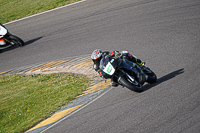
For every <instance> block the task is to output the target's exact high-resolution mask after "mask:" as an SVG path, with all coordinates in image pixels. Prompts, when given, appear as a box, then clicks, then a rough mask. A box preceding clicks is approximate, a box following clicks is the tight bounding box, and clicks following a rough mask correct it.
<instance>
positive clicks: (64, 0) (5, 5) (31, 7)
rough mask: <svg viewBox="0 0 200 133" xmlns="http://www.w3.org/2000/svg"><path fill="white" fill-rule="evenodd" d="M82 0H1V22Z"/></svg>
mask: <svg viewBox="0 0 200 133" xmlns="http://www.w3.org/2000/svg"><path fill="white" fill-rule="evenodd" d="M77 1H80V0H0V7H1V8H0V13H1V15H0V23H2V24H3V23H6V22H9V21H13V20H16V19H20V18H23V17H27V16H30V15H33V14H37V13H40V12H43V11H47V10H50V9H53V8H56V7H60V6H63V5H67V4H70V3H73V2H77Z"/></svg>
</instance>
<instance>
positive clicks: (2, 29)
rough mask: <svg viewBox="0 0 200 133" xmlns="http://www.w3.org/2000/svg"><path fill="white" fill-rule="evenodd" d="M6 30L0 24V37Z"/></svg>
mask: <svg viewBox="0 0 200 133" xmlns="http://www.w3.org/2000/svg"><path fill="white" fill-rule="evenodd" d="M7 32H8V30H7V29H6V28H5V27H3V26H2V25H0V38H2V37H3V36H4V35H6V34H7Z"/></svg>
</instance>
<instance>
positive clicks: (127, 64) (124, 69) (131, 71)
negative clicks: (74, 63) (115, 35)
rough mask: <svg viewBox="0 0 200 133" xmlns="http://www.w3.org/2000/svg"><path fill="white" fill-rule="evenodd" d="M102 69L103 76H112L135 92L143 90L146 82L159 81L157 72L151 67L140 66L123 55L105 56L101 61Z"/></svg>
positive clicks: (106, 77)
mask: <svg viewBox="0 0 200 133" xmlns="http://www.w3.org/2000/svg"><path fill="white" fill-rule="evenodd" d="M100 70H102V71H101V74H100V76H101V77H103V78H105V79H108V78H110V79H112V80H113V81H115V82H118V84H119V85H122V86H123V87H126V88H128V89H130V90H133V91H135V92H142V91H143V88H142V85H143V84H144V83H145V82H148V83H150V84H152V83H155V82H156V81H157V76H156V74H155V73H154V72H153V71H152V70H150V68H148V67H145V66H142V67H140V66H139V65H137V64H136V63H133V62H131V61H128V60H127V59H125V58H121V57H118V58H113V57H111V56H110V55H107V56H105V57H103V58H102V59H101V61H100Z"/></svg>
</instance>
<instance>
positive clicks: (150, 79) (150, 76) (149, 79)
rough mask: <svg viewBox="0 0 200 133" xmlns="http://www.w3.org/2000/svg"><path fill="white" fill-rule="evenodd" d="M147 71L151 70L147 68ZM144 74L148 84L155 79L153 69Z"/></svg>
mask: <svg viewBox="0 0 200 133" xmlns="http://www.w3.org/2000/svg"><path fill="white" fill-rule="evenodd" d="M149 71H151V70H149ZM145 74H146V75H147V76H148V78H147V82H148V83H149V84H153V83H155V82H156V81H157V76H156V74H155V73H154V72H153V71H151V73H145Z"/></svg>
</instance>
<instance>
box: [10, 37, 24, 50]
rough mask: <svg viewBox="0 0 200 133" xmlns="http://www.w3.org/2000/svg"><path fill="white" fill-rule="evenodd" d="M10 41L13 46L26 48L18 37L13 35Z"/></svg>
mask: <svg viewBox="0 0 200 133" xmlns="http://www.w3.org/2000/svg"><path fill="white" fill-rule="evenodd" d="M9 40H10V43H11V44H14V45H16V46H18V47H22V46H24V41H23V40H22V39H21V38H19V37H17V36H14V35H11V36H9Z"/></svg>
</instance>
